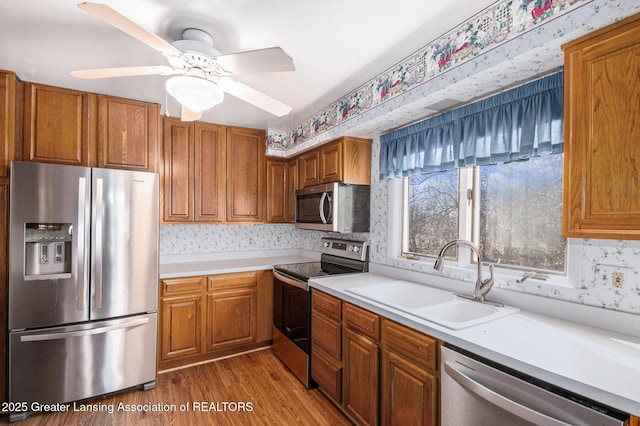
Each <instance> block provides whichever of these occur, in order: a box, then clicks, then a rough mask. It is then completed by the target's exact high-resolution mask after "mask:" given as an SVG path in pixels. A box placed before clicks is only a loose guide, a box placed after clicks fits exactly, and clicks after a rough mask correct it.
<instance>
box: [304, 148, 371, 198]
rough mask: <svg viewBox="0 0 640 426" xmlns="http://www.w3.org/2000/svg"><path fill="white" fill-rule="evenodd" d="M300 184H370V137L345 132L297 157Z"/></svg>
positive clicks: (305, 185) (307, 185) (306, 185)
mask: <svg viewBox="0 0 640 426" xmlns="http://www.w3.org/2000/svg"><path fill="white" fill-rule="evenodd" d="M298 169H299V179H300V182H299V183H300V185H301V187H302V188H306V187H309V186H313V185H317V184H320V183H331V182H344V183H351V184H360V185H370V184H371V139H361V138H354V137H350V136H344V137H341V138H340V139H336V140H334V141H332V142H329V143H328V144H326V145H322V146H320V147H319V148H316V149H314V150H312V151H309V152H306V153H304V154H302V155H300V156H299V157H298Z"/></svg>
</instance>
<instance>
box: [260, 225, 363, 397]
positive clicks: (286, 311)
mask: <svg viewBox="0 0 640 426" xmlns="http://www.w3.org/2000/svg"><path fill="white" fill-rule="evenodd" d="M368 248H369V244H368V243H366V242H363V241H352V240H339V239H334V238H322V240H321V242H320V251H321V253H322V255H321V258H320V262H304V263H290V264H285V265H275V266H274V267H273V277H274V280H273V285H274V287H273V345H272V349H273V352H274V353H275V354H276V355H277V356H278V358H280V360H281V361H282V362H284V364H285V365H286V366H287V367H289V369H290V370H291V371H292V372H293V373H294V374H295V375H296V377H298V379H300V381H301V382H302V383H304V385H305V386H306V387H310V386H311V374H310V370H309V368H310V354H311V293H310V292H309V283H308V281H309V279H311V278H314V277H320V276H323V275H335V274H350V273H358V272H367V271H368V267H369V262H368V256H369V250H368Z"/></svg>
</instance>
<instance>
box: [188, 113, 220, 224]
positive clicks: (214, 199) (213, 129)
mask: <svg viewBox="0 0 640 426" xmlns="http://www.w3.org/2000/svg"><path fill="white" fill-rule="evenodd" d="M226 141H227V135H226V128H225V127H224V126H219V125H217V124H210V123H195V141H194V142H195V153H194V160H195V172H194V174H195V212H194V215H195V221H196V222H208V223H221V222H224V214H225V198H226V187H225V186H226V173H225V171H226V169H225V167H226V161H225V160H226V158H225V154H226Z"/></svg>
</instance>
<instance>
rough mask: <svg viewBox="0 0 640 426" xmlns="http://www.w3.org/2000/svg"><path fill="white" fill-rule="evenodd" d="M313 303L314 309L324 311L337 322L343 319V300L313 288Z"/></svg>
mask: <svg viewBox="0 0 640 426" xmlns="http://www.w3.org/2000/svg"><path fill="white" fill-rule="evenodd" d="M311 303H312V307H313V309H314V310H316V309H317V310H319V311H322V313H324V314H325V315H327V316H328V317H330V318H331V319H334V320H336V321H337V322H340V321H342V301H341V300H340V299H338V298H337V297H333V296H329V295H328V294H326V293H323V292H321V291H318V290H313V293H312V297H311Z"/></svg>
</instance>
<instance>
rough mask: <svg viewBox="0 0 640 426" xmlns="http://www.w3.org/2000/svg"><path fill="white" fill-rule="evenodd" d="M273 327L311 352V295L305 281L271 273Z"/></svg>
mask: <svg viewBox="0 0 640 426" xmlns="http://www.w3.org/2000/svg"><path fill="white" fill-rule="evenodd" d="M273 301H274V303H273V325H274V326H275V328H277V329H278V330H279V331H280V332H281V333H282V334H283V335H284V336H285V337H286V338H287V339H289V340H290V341H291V342H292V343H294V344H295V345H296V346H297V347H299V348H300V349H302V350H303V351H304V352H305V353H306V354H309V353H310V352H311V293H310V292H309V286H308V284H307V283H306V282H305V281H301V280H298V279H296V278H293V277H291V276H288V275H285V274H283V273H282V272H279V271H275V270H274V271H273Z"/></svg>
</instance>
